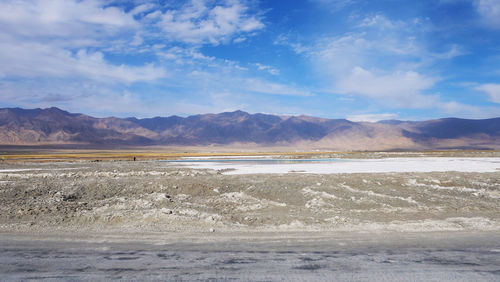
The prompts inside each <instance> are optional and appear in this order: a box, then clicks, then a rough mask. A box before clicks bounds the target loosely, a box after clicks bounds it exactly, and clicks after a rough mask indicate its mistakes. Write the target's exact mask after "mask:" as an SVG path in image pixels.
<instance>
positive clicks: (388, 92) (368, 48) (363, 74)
mask: <svg viewBox="0 0 500 282" xmlns="http://www.w3.org/2000/svg"><path fill="white" fill-rule="evenodd" d="M420 25H421V22H420V21H417V20H413V21H411V22H399V21H398V22H395V21H391V20H390V19H388V18H386V17H384V16H382V15H375V16H373V17H367V18H364V19H361V20H360V24H357V25H355V26H356V28H355V30H356V32H348V33H345V34H342V35H340V36H337V37H334V38H327V39H322V40H321V41H320V42H319V43H317V44H316V46H314V48H312V49H311V50H312V51H308V56H310V57H311V58H312V59H313V62H314V65H315V67H316V69H317V71H318V73H320V74H321V75H322V76H323V77H324V79H325V81H327V83H330V86H329V87H331V91H332V92H335V93H341V94H349V95H356V96H362V97H369V98H372V99H374V100H375V101H377V102H379V103H382V104H386V105H389V106H392V107H402V108H426V107H431V106H432V105H433V104H434V103H435V102H436V101H437V100H439V98H438V97H436V96H435V95H427V94H425V91H426V90H428V89H430V88H432V87H433V86H434V84H435V83H436V82H437V81H438V80H439V77H436V76H429V75H425V74H423V72H422V71H420V70H419V68H420V67H421V66H422V65H425V64H427V63H428V61H429V60H438V59H439V58H438V57H439V56H442V57H446V58H449V57H451V56H452V55H455V54H457V53H458V51H457V48H458V47H452V49H451V50H450V51H449V52H447V53H446V54H431V53H430V52H428V51H427V50H425V48H423V47H422V46H421V44H419V38H416V37H415V35H414V32H413V30H415V29H418V27H419V26H420ZM448 53H449V54H448Z"/></svg>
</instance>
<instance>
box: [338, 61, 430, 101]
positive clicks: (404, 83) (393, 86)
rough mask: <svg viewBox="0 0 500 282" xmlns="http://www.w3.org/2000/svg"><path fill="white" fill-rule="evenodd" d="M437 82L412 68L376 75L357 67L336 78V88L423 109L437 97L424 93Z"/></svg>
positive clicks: (340, 90)
mask: <svg viewBox="0 0 500 282" xmlns="http://www.w3.org/2000/svg"><path fill="white" fill-rule="evenodd" d="M434 83H435V79H434V78H429V77H425V76H422V75H420V74H418V73H416V72H413V71H406V72H399V71H395V72H391V73H389V74H381V75H376V74H373V73H372V72H370V71H367V70H365V69H363V68H361V67H354V68H353V69H352V70H351V71H350V72H349V74H348V75H346V76H342V75H341V76H339V77H338V78H337V86H336V90H337V91H338V92H340V93H345V94H354V95H361V96H366V97H370V98H375V99H383V100H386V101H390V102H391V103H394V104H395V105H397V106H399V107H407V108H421V107H429V106H431V105H432V104H433V102H434V101H435V98H434V97H432V96H425V95H422V94H421V92H422V91H423V90H425V89H429V88H430V87H432V86H433V85H434Z"/></svg>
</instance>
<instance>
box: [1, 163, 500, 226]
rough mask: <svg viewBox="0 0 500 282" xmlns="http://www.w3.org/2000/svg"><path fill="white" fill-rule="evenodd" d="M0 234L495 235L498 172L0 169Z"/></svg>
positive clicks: (155, 166)
mask: <svg viewBox="0 0 500 282" xmlns="http://www.w3.org/2000/svg"><path fill="white" fill-rule="evenodd" d="M0 201H1V202H2V205H1V206H0V230H1V231H25V232H51V231H55V230H63V231H64V230H80V231H82V230H88V231H120V232H137V231H162V232H195V233H196V232H202V233H205V232H206V233H209V232H239V231H245V230H246V231H257V232H260V231H300V232H302V231H321V230H323V231H324V230H327V231H328V230H329V231H350V230H361V231H375V230H389V231H398V232H399V231H459V230H462V231H463V230H490V231H499V230H500V205H499V204H498V203H499V201H500V173H499V172H490V173H460V172H439V173H438V172H433V173H376V174H373V173H358V174H324V175H318V174H301V173H286V174H259V175H252V174H250V175H225V174H224V172H223V171H215V170H197V169H190V168H183V167H179V166H175V165H172V164H170V163H166V162H158V161H144V162H133V161H106V162H89V161H80V162H57V163H29V162H26V163H24V162H15V163H12V162H2V163H0Z"/></svg>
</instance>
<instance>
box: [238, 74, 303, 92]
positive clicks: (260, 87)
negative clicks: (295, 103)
mask: <svg viewBox="0 0 500 282" xmlns="http://www.w3.org/2000/svg"><path fill="white" fill-rule="evenodd" d="M241 90H246V91H250V92H258V93H262V94H272V95H290V96H304V97H307V96H312V93H311V92H309V91H307V90H302V89H300V88H297V87H294V86H291V85H286V84H281V83H274V82H269V81H263V80H259V79H255V78H247V79H244V80H243V81H242V87H241Z"/></svg>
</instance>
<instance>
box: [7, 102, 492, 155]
mask: <svg viewBox="0 0 500 282" xmlns="http://www.w3.org/2000/svg"><path fill="white" fill-rule="evenodd" d="M233 143H238V144H254V145H257V146H295V147H303V148H311V149H331V150H395V149H402V150H405V149H407V150H412V149H464V148H470V149H472V148H474V149H500V118H493V119H483V120H469V119H457V118H445V119H436V120H429V121H422V122H409V121H394V120H393V121H382V122H378V123H368V122H352V121H348V120H345V119H323V118H315V117H309V116H286V117H285V116H275V115H266V114H249V113H246V112H242V111H235V112H226V113H220V114H204V115H194V116H189V117H186V118H183V117H178V116H170V117H154V118H144V119H137V118H126V119H122V118H116V117H110V118H94V117H91V116H87V115H84V114H73V113H69V112H66V111H63V110H60V109H58V108H48V109H30V110H26V109H20V108H4V109H0V144H3V145H46V144H52V145H63V144H64V145H67V144H80V145H92V146H94V147H95V146H97V147H99V146H103V147H110V146H117V145H127V146H144V145H181V146H182V145H190V146H197V145H212V144H216V145H230V144H233Z"/></svg>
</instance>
